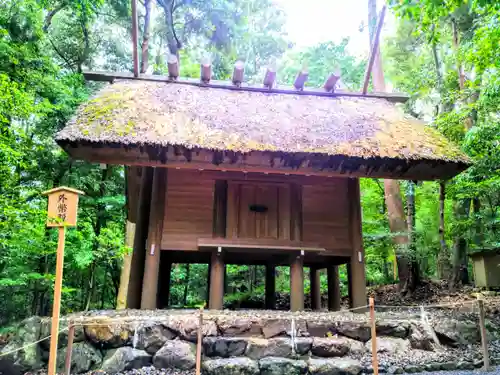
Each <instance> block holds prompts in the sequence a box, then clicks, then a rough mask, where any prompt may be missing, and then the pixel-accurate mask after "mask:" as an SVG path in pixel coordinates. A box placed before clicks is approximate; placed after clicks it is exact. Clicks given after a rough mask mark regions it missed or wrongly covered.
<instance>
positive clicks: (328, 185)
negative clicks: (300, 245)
mask: <svg viewBox="0 0 500 375" xmlns="http://www.w3.org/2000/svg"><path fill="white" fill-rule="evenodd" d="M168 176H169V177H168V182H167V199H166V202H167V203H166V209H165V219H164V225H163V236H162V249H165V250H166V249H172V250H197V241H198V239H199V238H210V237H217V235H216V234H214V232H215V233H217V232H218V233H221V231H220V229H218V227H219V226H220V225H219V224H218V222H219V221H220V220H218V219H217V213H216V211H214V192H215V184H216V180H227V181H228V183H227V199H228V204H227V221H228V222H227V223H224V225H227V230H226V234H227V237H228V238H231V237H239V236H240V234H241V233H243V234H244V233H247V232H248V233H249V235H250V234H252V233H253V232H255V233H254V234H255V236H256V237H257V238H274V239H279V240H281V239H283V240H285V239H286V240H292V241H294V240H295V241H300V240H302V241H304V242H309V243H314V244H317V245H319V246H322V247H325V248H327V249H332V250H333V249H335V250H346V249H350V247H351V243H350V242H351V241H350V238H349V230H348V228H349V226H348V223H349V205H348V198H347V181H348V179H347V178H327V179H318V178H311V179H308V178H306V177H301V178H295V177H294V176H286V177H285V176H266V175H256V176H254V178H253V179H252V178H250V177H249V176H248V175H246V174H243V173H229V172H228V173H224V172H210V171H203V172H202V171H193V170H176V169H169V174H168ZM247 179H248V180H249V181H248V185H247V182H245V181H244V180H247ZM266 183H271V184H270V185H266ZM236 190H238V191H242V192H247V190H248V192H249V193H252V194H250V195H256V196H257V195H259V196H260V195H262V194H265V195H264V196H263V197H264V198H260V199H261V201H256V202H255V203H259V204H261V203H262V204H265V205H266V206H269V207H270V210H273V212H274V211H276V210H277V212H276V213H277V214H278V213H279V214H278V217H276V218H275V219H276V222H277V225H276V226H275V227H273V226H271V225H270V224H269V223H268V222H265V223H264V222H263V223H259V221H258V220H257V221H256V224H259V225H258V226H257V227H256V228H253V227H252V226H251V225H250V227H244V226H242V225H241V223H234V222H230V220H231V219H230V218H231V217H240V219H242V220H244V219H245V218H244V217H241V212H240V213H238V214H236V213H233V214H234V215H232V214H231V211H232V210H234V209H236V207H237V206H239V205H241V204H242V203H241V202H238V203H237V204H231V200H232V199H234V198H233V193H232V192H234V191H236ZM257 192H259V194H257ZM260 193H262V194H260ZM247 195H248V194H247ZM241 197H243V198H245V197H246V195H245V194H242V195H241ZM224 199H225V198H224ZM262 199H263V200H262ZM301 201H302V204H301V203H300V202H301ZM286 202H289V204H290V207H289V209H283V206H284V205H285V204H286ZM244 203H245V204H246V205H248V204H251V203H252V202H250V201H248V202H244ZM218 205H219V203H216V206H218ZM274 205H277V207H279V206H281V208H276V210H274ZM231 207H233V208H231ZM240 209H241V208H240ZM235 215H236V216H235ZM251 215H252V214H249V218H250V216H251ZM288 216H289V219H288V220H289V223H290V224H289V225H290V226H288V225H287V224H286V223H285V221H286V219H285V218H286V217H288ZM214 217H215V218H216V219H215V224H214ZM275 219H272V221H275ZM266 220H267V219H266ZM245 221H248V220H245ZM252 228H253V229H254V230H253V231H250V232H251V233H250V232H249V229H252ZM259 228H260V229H259ZM223 232H224V231H222V233H223Z"/></svg>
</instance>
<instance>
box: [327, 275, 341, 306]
mask: <svg viewBox="0 0 500 375" xmlns="http://www.w3.org/2000/svg"><path fill="white" fill-rule="evenodd" d="M327 277H328V310H330V311H339V310H340V282H339V267H338V266H328V268H327Z"/></svg>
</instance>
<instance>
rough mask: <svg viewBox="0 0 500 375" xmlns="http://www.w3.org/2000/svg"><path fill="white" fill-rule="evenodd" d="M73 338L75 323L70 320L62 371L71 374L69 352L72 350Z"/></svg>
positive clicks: (67, 374)
mask: <svg viewBox="0 0 500 375" xmlns="http://www.w3.org/2000/svg"><path fill="white" fill-rule="evenodd" d="M74 338H75V325H74V324H73V322H72V321H71V320H70V321H69V329H68V346H67V348H66V361H64V373H65V374H66V375H71V354H72V352H73V340H74Z"/></svg>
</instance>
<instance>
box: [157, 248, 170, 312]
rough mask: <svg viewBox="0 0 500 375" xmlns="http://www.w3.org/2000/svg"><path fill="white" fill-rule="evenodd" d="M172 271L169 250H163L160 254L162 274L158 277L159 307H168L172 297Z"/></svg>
mask: <svg viewBox="0 0 500 375" xmlns="http://www.w3.org/2000/svg"><path fill="white" fill-rule="evenodd" d="M171 273H172V262H171V261H170V259H169V256H168V251H162V252H161V255H160V275H159V277H158V308H159V309H166V308H167V307H168V305H169V299H170V275H171Z"/></svg>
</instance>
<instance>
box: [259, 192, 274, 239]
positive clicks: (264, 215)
mask: <svg viewBox="0 0 500 375" xmlns="http://www.w3.org/2000/svg"><path fill="white" fill-rule="evenodd" d="M255 203H257V204H260V205H264V206H266V207H267V212H260V213H256V214H255V218H256V228H257V231H256V238H273V239H277V238H278V226H279V223H278V186H277V185H267V186H266V185H265V184H263V185H260V186H256V193H255Z"/></svg>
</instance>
